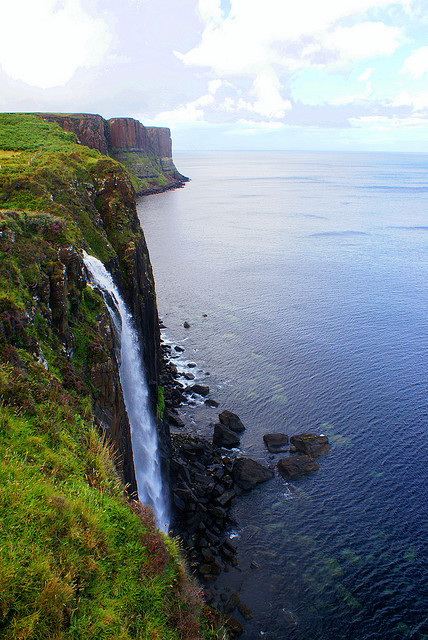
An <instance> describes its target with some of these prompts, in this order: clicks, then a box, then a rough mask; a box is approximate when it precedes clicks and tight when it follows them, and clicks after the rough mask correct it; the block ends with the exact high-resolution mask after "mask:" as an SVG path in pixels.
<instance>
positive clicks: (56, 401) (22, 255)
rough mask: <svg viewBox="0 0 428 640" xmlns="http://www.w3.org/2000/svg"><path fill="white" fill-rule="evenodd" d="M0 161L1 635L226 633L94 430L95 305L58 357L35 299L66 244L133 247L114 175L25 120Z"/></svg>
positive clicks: (65, 137) (44, 302)
mask: <svg viewBox="0 0 428 640" xmlns="http://www.w3.org/2000/svg"><path fill="white" fill-rule="evenodd" d="M0 165H1V169H0V364H1V368H0V638H4V639H11V640H12V639H19V640H24V639H28V640H44V639H56V640H62V639H64V640H65V639H74V640H79V639H82V640H83V639H85V640H87V639H88V640H89V639H94V640H100V639H104V638H105V639H113V638H114V639H123V640H125V639H128V638H129V639H131V638H141V639H145V640H156V639H158V640H180V639H183V640H185V639H186V640H197V639H202V638H204V639H208V638H219V637H223V632H221V631H218V630H215V629H216V628H217V627H218V626H219V624H218V623H217V621H216V620H215V619H213V614H212V613H211V612H209V611H208V609H207V608H206V607H205V605H204V604H203V601H202V599H201V594H200V592H199V589H198V588H197V587H196V586H195V585H194V584H193V583H192V581H191V580H190V579H189V577H188V574H187V571H186V569H185V567H184V564H183V561H182V559H181V555H180V551H179V547H178V545H177V544H176V542H174V541H173V540H171V539H169V538H168V537H167V536H164V535H163V534H161V533H159V532H158V531H157V529H156V528H155V526H154V524H153V518H152V514H151V512H150V510H149V509H148V508H145V507H142V506H141V505H139V503H130V502H129V501H128V499H127V497H126V494H125V489H124V486H123V484H122V482H121V480H120V479H119V476H118V473H117V471H116V467H115V459H114V456H115V454H114V452H113V450H112V448H111V447H110V446H109V445H108V443H106V442H105V441H103V438H102V437H101V435H100V434H99V432H98V430H97V429H96V428H95V427H94V423H93V414H92V398H93V394H94V392H96V390H94V389H92V388H91V384H90V380H89V378H88V375H87V371H88V363H90V362H91V359H92V360H93V359H100V358H101V359H102V358H103V357H104V355H105V353H106V349H107V347H106V342H105V337H103V335H101V334H100V330H99V321H98V319H99V316H100V314H102V312H103V308H102V306H103V305H102V301H101V298H100V296H98V295H97V294H96V293H95V292H93V291H92V290H91V289H90V288H89V287H86V288H83V290H82V291H80V292H76V300H78V304H77V305H75V307H74V308H73V305H71V304H70V300H73V296H72V295H71V294H73V291H71V294H70V295H69V297H68V300H67V304H68V307H69V308H68V324H69V327H70V330H71V331H72V334H73V340H74V348H73V349H69V350H68V351H67V350H66V349H65V348H64V341H63V338H62V337H61V334H60V331H59V330H58V327H56V326H55V322H54V318H52V308H50V306H49V299H48V298H46V297H44V295H43V291H44V287H45V283H46V278H47V274H50V275H51V277H52V274H55V273H56V270H59V271H60V269H61V263H60V262H59V259H58V255H59V251H60V250H61V248H65V247H73V248H77V249H80V248H85V249H86V250H87V251H88V252H90V253H92V254H95V255H97V256H98V257H99V258H100V259H102V260H104V261H106V260H110V259H112V258H115V257H117V253H118V251H119V250H120V249H121V248H122V247H123V246H128V245H129V244H130V243H132V238H133V235H135V233H136V232H137V231H136V229H135V222H134V221H133V220H130V219H128V218H127V217H126V206H125V204H126V202H125V204H124V200H125V201H126V199H127V198H132V197H133V194H132V193H130V192H129V190H128V188H127V187H126V184H127V181H126V179H125V178H124V170H123V168H122V167H121V166H120V165H118V164H117V163H116V162H115V161H114V160H112V159H109V158H106V157H105V156H102V155H101V154H99V153H98V152H97V151H93V150H90V149H88V148H86V147H82V146H81V145H77V144H76V143H75V139H74V136H73V135H72V134H69V133H65V132H64V131H62V130H61V129H60V127H59V126H57V125H53V124H47V123H45V122H43V120H42V119H41V118H40V117H38V116H35V115H23V114H0ZM110 184H119V185H121V184H122V188H121V189H122V190H121V193H119V195H115V194H114V192H112V191H111V190H110V191H108V189H106V185H110ZM103 189H104V191H103ZM106 193H107V195H106ZM103 194H104V195H103ZM108 194H109V195H108ZM101 211H102V212H103V219H102V220H101V217H100V216H101V213H100V212H101ZM106 211H107V214H106Z"/></svg>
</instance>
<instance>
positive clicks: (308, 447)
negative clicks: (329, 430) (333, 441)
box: [290, 433, 330, 458]
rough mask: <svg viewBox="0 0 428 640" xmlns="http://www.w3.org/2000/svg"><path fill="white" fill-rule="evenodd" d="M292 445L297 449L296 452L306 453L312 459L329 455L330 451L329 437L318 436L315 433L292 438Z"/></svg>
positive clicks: (301, 434)
mask: <svg viewBox="0 0 428 640" xmlns="http://www.w3.org/2000/svg"><path fill="white" fill-rule="evenodd" d="M290 443H291V444H292V445H293V446H294V447H296V451H299V452H300V453H305V454H306V455H308V456H311V457H312V458H317V457H318V456H321V455H323V454H324V453H327V451H328V450H329V449H330V445H329V442H328V438H327V436H323V435H317V434H315V433H299V434H297V435H295V436H291V438H290Z"/></svg>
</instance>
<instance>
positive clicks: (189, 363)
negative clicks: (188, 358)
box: [187, 362, 196, 369]
mask: <svg viewBox="0 0 428 640" xmlns="http://www.w3.org/2000/svg"><path fill="white" fill-rule="evenodd" d="M187 366H188V367H189V369H194V368H195V367H196V362H188V363H187Z"/></svg>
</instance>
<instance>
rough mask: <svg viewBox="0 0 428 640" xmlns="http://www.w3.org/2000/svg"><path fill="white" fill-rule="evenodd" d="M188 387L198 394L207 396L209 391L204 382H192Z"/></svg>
mask: <svg viewBox="0 0 428 640" xmlns="http://www.w3.org/2000/svg"><path fill="white" fill-rule="evenodd" d="M190 388H191V390H192V391H193V393H196V394H198V396H207V395H208V394H209V392H210V388H209V387H208V386H206V385H204V384H194V385H192V386H191V387H190Z"/></svg>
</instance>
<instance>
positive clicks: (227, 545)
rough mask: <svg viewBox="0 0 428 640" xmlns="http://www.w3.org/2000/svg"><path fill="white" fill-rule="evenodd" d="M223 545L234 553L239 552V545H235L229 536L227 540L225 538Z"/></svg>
mask: <svg viewBox="0 0 428 640" xmlns="http://www.w3.org/2000/svg"><path fill="white" fill-rule="evenodd" d="M223 547H224V548H225V549H229V551H230V552H231V553H232V554H233V555H235V554H236V553H237V552H238V549H237V547H235V545H234V544H232V542H231V541H230V540H229V539H228V538H226V539H225V540H223Z"/></svg>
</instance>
